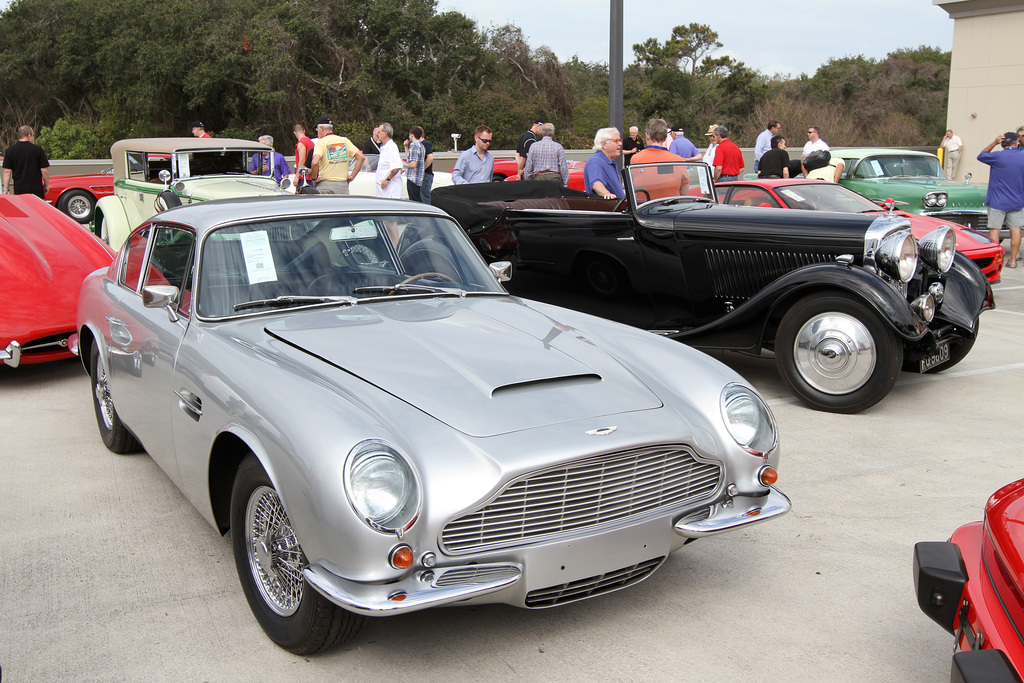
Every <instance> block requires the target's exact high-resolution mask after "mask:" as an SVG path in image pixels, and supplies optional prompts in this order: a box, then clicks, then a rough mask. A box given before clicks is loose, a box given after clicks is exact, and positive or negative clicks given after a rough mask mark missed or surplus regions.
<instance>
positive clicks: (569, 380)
mask: <svg viewBox="0 0 1024 683" xmlns="http://www.w3.org/2000/svg"><path fill="white" fill-rule="evenodd" d="M600 381H601V376H600V375H597V374H594V373H592V372H590V373H585V374H581V375H565V376H563V377H545V378H544V379H531V380H528V381H526V382H515V383H513V384H504V385H502V386H500V387H495V388H494V389H493V390H492V391H491V398H494V397H495V396H497V395H498V394H509V393H513V392H516V391H523V390H531V389H540V388H548V387H552V388H555V387H557V388H564V387H567V386H571V385H574V384H592V383H594V382H600Z"/></svg>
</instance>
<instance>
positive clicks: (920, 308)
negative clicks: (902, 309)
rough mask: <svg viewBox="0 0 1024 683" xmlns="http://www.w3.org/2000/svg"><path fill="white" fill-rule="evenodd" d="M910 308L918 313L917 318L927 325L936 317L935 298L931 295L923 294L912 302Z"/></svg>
mask: <svg viewBox="0 0 1024 683" xmlns="http://www.w3.org/2000/svg"><path fill="white" fill-rule="evenodd" d="M910 307H911V308H912V309H913V310H914V313H917V317H919V318H920V319H921V320H923V321H925V322H926V323H930V322H931V321H932V319H933V318H934V317H935V297H934V296H932V295H931V294H930V293H929V294H922V295H921V296H919V297H917V298H916V299H914V300H913V301H911V302H910Z"/></svg>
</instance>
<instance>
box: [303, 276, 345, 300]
mask: <svg viewBox="0 0 1024 683" xmlns="http://www.w3.org/2000/svg"><path fill="white" fill-rule="evenodd" d="M343 289H345V282H344V281H343V280H342V278H341V277H340V276H338V274H337V273H326V274H324V275H321V276H320V277H317V278H315V279H314V280H313V281H312V282H310V283H309V287H306V295H307V296H331V295H332V294H340V292H341V291H342V290H343Z"/></svg>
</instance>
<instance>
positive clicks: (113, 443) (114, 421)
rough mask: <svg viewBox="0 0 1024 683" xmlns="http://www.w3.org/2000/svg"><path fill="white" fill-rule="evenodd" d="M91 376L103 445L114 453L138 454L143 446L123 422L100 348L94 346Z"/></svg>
mask: <svg viewBox="0 0 1024 683" xmlns="http://www.w3.org/2000/svg"><path fill="white" fill-rule="evenodd" d="M89 376H90V377H91V378H92V407H93V410H94V411H95V412H96V426H97V427H98V428H99V430H100V438H102V439H103V444H104V445H105V446H106V447H107V448H108V449H110V450H111V451H112V452H114V453H136V452H138V451H140V450H142V444H140V443H139V441H138V439H136V438H135V435H133V434H132V433H131V432H130V431H128V428H127V427H125V426H124V424H123V423H122V422H121V418H120V417H118V415H117V409H116V408H115V407H114V399H113V398H111V396H110V387H109V386H108V385H107V372H106V369H104V367H103V366H102V365H101V364H100V352H99V348H98V347H97V346H96V345H95V344H93V347H92V352H91V353H90V354H89Z"/></svg>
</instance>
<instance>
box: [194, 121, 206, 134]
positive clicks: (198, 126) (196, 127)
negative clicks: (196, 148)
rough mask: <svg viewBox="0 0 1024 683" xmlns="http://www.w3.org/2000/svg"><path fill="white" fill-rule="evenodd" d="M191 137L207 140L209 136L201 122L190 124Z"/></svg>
mask: <svg viewBox="0 0 1024 683" xmlns="http://www.w3.org/2000/svg"><path fill="white" fill-rule="evenodd" d="M192 135H194V136H196V137H197V138H208V137H210V134H209V133H207V132H206V126H204V125H203V122H202V121H193V122H192Z"/></svg>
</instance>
